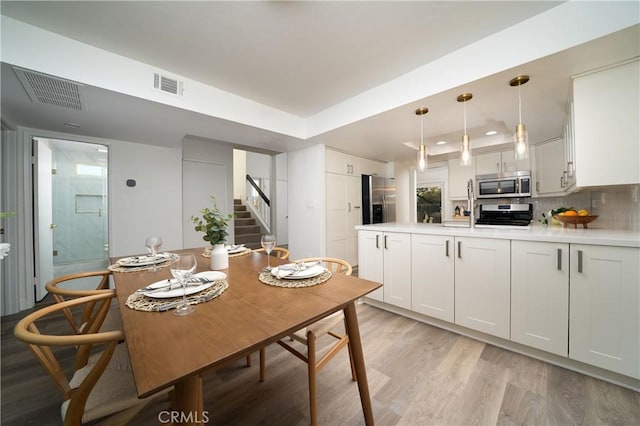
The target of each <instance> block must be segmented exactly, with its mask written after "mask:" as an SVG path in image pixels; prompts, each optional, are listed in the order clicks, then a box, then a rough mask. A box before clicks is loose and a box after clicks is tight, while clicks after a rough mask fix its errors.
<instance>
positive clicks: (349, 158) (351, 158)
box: [325, 149, 360, 177]
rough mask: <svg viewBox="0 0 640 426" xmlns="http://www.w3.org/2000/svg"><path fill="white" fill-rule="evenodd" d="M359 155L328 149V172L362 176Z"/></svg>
mask: <svg viewBox="0 0 640 426" xmlns="http://www.w3.org/2000/svg"><path fill="white" fill-rule="evenodd" d="M358 158H359V157H357V156H355V155H350V154H346V153H344V152H340V151H335V150H333V149H327V150H326V164H325V166H326V172H327V173H337V174H343V175H350V176H357V177H360V163H359V161H358Z"/></svg>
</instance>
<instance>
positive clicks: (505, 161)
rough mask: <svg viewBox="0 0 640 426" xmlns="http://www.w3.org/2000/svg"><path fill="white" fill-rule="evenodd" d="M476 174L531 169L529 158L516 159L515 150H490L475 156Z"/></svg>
mask: <svg viewBox="0 0 640 426" xmlns="http://www.w3.org/2000/svg"><path fill="white" fill-rule="evenodd" d="M475 162H476V174H477V175H486V174H495V173H507V172H515V171H520V170H530V169H531V165H530V163H529V159H528V158H527V159H524V160H516V159H515V157H514V153H513V150H504V151H496V152H488V153H485V154H478V155H476V156H475Z"/></svg>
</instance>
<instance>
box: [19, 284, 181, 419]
mask: <svg viewBox="0 0 640 426" xmlns="http://www.w3.org/2000/svg"><path fill="white" fill-rule="evenodd" d="M114 297H115V295H114V294H113V293H111V292H105V293H100V294H94V295H90V296H84V297H77V298H74V299H71V300H66V301H63V302H60V303H56V304H53V305H48V306H46V307H44V308H41V309H39V310H37V311H35V312H32V313H31V314H29V315H27V316H26V317H24V318H23V319H22V320H20V321H19V322H18V324H16V326H15V329H14V335H15V336H16V338H17V339H18V340H21V341H23V342H25V343H27V344H28V345H29V348H30V349H31V350H32V352H33V353H34V355H35V357H36V358H37V359H38V361H40V363H41V364H42V366H43V367H44V368H45V370H46V371H47V373H48V374H49V375H50V376H51V378H52V379H53V380H54V382H55V384H56V386H57V387H58V389H59V390H60V391H61V393H62V397H63V403H62V407H61V415H62V421H63V423H64V424H65V425H79V424H82V423H86V422H90V421H93V420H96V419H101V418H104V417H107V416H110V415H112V414H115V413H117V412H121V411H124V410H126V409H128V408H131V407H133V406H135V405H137V404H139V403H142V402H147V401H148V400H149V399H143V400H141V399H138V396H137V393H136V387H135V382H134V378H133V374H132V372H131V370H130V369H127V368H113V367H112V366H111V365H110V360H111V357H112V355H113V353H114V351H115V350H116V347H118V346H125V345H118V343H119V342H121V341H123V340H124V338H125V336H124V332H123V331H122V330H111V331H100V328H101V327H102V325H103V322H104V319H105V318H106V316H107V312H108V311H109V309H110V306H111V301H112V299H113V298H114ZM87 306H91V309H89V310H88V309H87ZM77 309H82V311H83V312H90V314H89V316H88V317H87V318H85V319H86V322H85V323H84V327H82V330H79V332H78V333H75V332H71V333H70V334H53V333H51V334H49V333H47V331H49V330H51V327H47V322H49V323H50V322H51V317H53V316H57V315H59V314H60V313H62V314H64V312H65V310H72V311H73V310H77ZM65 316H66V315H65ZM38 324H40V327H38ZM58 347H60V348H64V347H70V348H76V356H75V363H74V368H73V372H72V373H69V372H68V370H69V369H68V368H65V367H63V365H62V364H61V363H60V361H59V359H58V358H57V356H56V353H58V354H59V356H60V357H62V356H64V354H65V353H68V352H67V351H64V350H59V349H57V348H58ZM98 349H100V350H101V351H100V352H97V353H96V350H98ZM90 356H93V357H94V358H95V362H92V363H90V362H89V359H90ZM167 391H168V390H167ZM155 396H156V395H153V396H152V397H155ZM152 397H149V398H152Z"/></svg>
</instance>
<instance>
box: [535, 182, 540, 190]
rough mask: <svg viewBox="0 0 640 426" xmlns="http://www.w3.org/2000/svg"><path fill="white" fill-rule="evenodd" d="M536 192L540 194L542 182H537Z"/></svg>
mask: <svg viewBox="0 0 640 426" xmlns="http://www.w3.org/2000/svg"><path fill="white" fill-rule="evenodd" d="M536 192H540V181H536Z"/></svg>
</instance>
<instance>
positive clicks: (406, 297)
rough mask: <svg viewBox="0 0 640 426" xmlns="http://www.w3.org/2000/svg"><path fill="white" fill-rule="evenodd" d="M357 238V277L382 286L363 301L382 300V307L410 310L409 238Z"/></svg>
mask: <svg viewBox="0 0 640 426" xmlns="http://www.w3.org/2000/svg"><path fill="white" fill-rule="evenodd" d="M358 234H359V236H358V252H359V265H358V276H359V277H361V278H365V279H368V280H371V281H376V282H381V283H382V285H383V287H382V289H378V290H376V291H375V292H373V293H370V294H369V295H367V297H370V298H372V299H375V300H380V297H382V300H381V301H384V302H385V303H388V304H390V305H395V306H399V307H401V308H405V309H411V234H403V233H396V232H375V231H359V232H358ZM381 290H382V291H381ZM380 293H382V294H380Z"/></svg>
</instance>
